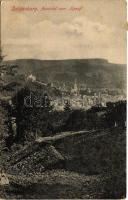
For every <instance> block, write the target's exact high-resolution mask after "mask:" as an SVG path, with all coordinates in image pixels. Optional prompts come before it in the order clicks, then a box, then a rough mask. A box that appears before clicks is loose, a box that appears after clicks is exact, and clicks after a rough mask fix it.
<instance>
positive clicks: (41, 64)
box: [5, 59, 126, 88]
mask: <svg viewBox="0 0 128 200" xmlns="http://www.w3.org/2000/svg"><path fill="white" fill-rule="evenodd" d="M5 63H6V64H11V65H15V64H16V65H18V66H19V68H18V73H19V74H30V73H32V74H33V75H35V76H36V77H37V79H38V80H40V81H44V82H46V83H48V82H55V81H57V82H58V83H67V82H69V83H74V80H77V81H78V83H79V82H80V83H84V84H86V85H87V87H92V88H95V87H96V88H100V87H106V88H110V87H111V88H124V85H125V82H126V81H125V80H126V75H125V74H126V65H123V64H114V63H109V62H108V61H107V60H105V59H71V60H36V59H18V60H11V61H5Z"/></svg>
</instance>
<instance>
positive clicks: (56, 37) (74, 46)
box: [2, 15, 124, 59]
mask: <svg viewBox="0 0 128 200" xmlns="http://www.w3.org/2000/svg"><path fill="white" fill-rule="evenodd" d="M6 25H7V24H6ZM8 29H9V30H10V31H9V32H8V31H7V32H6V34H5V35H4V31H6V30H7V28H6V27H4V29H3V30H4V31H3V40H2V43H3V46H4V49H5V51H6V54H8V55H11V56H10V57H11V58H17V57H18V56H20V58H21V57H22V58H25V57H26V58H27V57H29V58H30V57H31V58H40V59H65V58H87V57H101V58H102V57H104V58H108V59H113V58H115V57H116V55H117V51H118V52H119V51H120V55H121V54H123V47H122V48H120V47H121V46H122V44H123V43H124V41H122V40H118V37H115V36H116V35H117V33H116V29H115V28H112V27H111V28H110V27H108V26H106V25H104V24H101V23H99V22H94V21H91V20H89V19H88V18H87V17H85V16H83V17H76V18H73V19H72V21H69V22H62V23H58V24H56V23H55V22H53V21H52V20H42V21H40V22H38V23H35V24H33V23H32V22H31V21H30V19H28V18H27V17H26V16H22V15H19V18H17V20H16V21H15V22H14V20H13V24H11V26H10V25H9V24H8ZM122 38H123V37H122ZM7 47H8V48H7ZM118 47H119V49H120V50H119V49H118ZM9 48H14V49H15V50H13V51H12V52H11V51H10V50H9ZM110 49H112V51H110ZM17 50H18V51H20V53H18V51H17Z"/></svg>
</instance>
